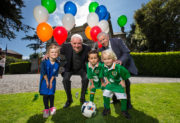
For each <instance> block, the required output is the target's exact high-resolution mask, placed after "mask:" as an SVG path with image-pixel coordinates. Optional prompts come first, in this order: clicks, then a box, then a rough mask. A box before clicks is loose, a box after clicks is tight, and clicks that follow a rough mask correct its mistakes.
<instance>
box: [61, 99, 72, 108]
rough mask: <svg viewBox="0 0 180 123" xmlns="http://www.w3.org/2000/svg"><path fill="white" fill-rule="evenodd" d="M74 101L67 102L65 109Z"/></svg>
mask: <svg viewBox="0 0 180 123" xmlns="http://www.w3.org/2000/svg"><path fill="white" fill-rule="evenodd" d="M72 102H73V101H67V102H66V103H65V105H64V107H63V108H68V107H69V106H70V105H71V103H72Z"/></svg>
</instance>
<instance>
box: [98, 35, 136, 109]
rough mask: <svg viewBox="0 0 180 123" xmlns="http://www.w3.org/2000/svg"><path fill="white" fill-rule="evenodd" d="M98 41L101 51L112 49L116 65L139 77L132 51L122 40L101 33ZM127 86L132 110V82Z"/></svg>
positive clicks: (127, 81)
mask: <svg viewBox="0 0 180 123" xmlns="http://www.w3.org/2000/svg"><path fill="white" fill-rule="evenodd" d="M97 38H98V41H99V42H100V43H101V44H102V46H103V47H102V48H100V49H99V51H100V52H101V51H103V50H106V49H112V50H113V51H114V53H115V54H116V56H117V59H118V60H117V61H116V63H118V64H121V65H123V66H124V67H125V68H126V69H128V71H129V72H130V73H131V74H134V75H137V73H138V71H137V68H136V66H135V64H134V61H133V59H132V57H131V56H130V50H129V49H128V48H127V46H126V45H125V44H124V42H123V41H122V40H121V39H117V38H111V39H109V35H108V34H107V33H104V32H101V33H100V34H98V36H97ZM125 84H126V94H127V108H128V109H130V108H132V105H131V99H130V81H129V79H128V80H126V81H125ZM113 101H114V103H116V102H118V101H117V99H116V97H115V96H113Z"/></svg>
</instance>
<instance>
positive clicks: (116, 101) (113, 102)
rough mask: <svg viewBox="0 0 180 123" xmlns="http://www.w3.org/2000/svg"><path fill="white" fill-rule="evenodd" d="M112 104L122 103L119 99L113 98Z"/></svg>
mask: <svg viewBox="0 0 180 123" xmlns="http://www.w3.org/2000/svg"><path fill="white" fill-rule="evenodd" d="M110 103H111V104H118V103H120V101H119V100H114V101H113V100H112V101H111V102H110Z"/></svg>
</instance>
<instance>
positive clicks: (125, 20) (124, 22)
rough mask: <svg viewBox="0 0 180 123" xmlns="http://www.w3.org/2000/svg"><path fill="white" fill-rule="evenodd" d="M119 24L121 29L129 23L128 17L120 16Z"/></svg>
mask: <svg viewBox="0 0 180 123" xmlns="http://www.w3.org/2000/svg"><path fill="white" fill-rule="evenodd" d="M117 23H118V25H119V26H120V27H123V26H124V25H125V24H126V23H127V17H126V16H125V15H121V16H119V18H118V20H117Z"/></svg>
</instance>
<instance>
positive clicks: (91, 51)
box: [88, 50, 99, 58]
mask: <svg viewBox="0 0 180 123" xmlns="http://www.w3.org/2000/svg"><path fill="white" fill-rule="evenodd" d="M91 54H97V57H98V58H99V53H98V51H97V50H90V51H89V52H88V58H89V55H91Z"/></svg>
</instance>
